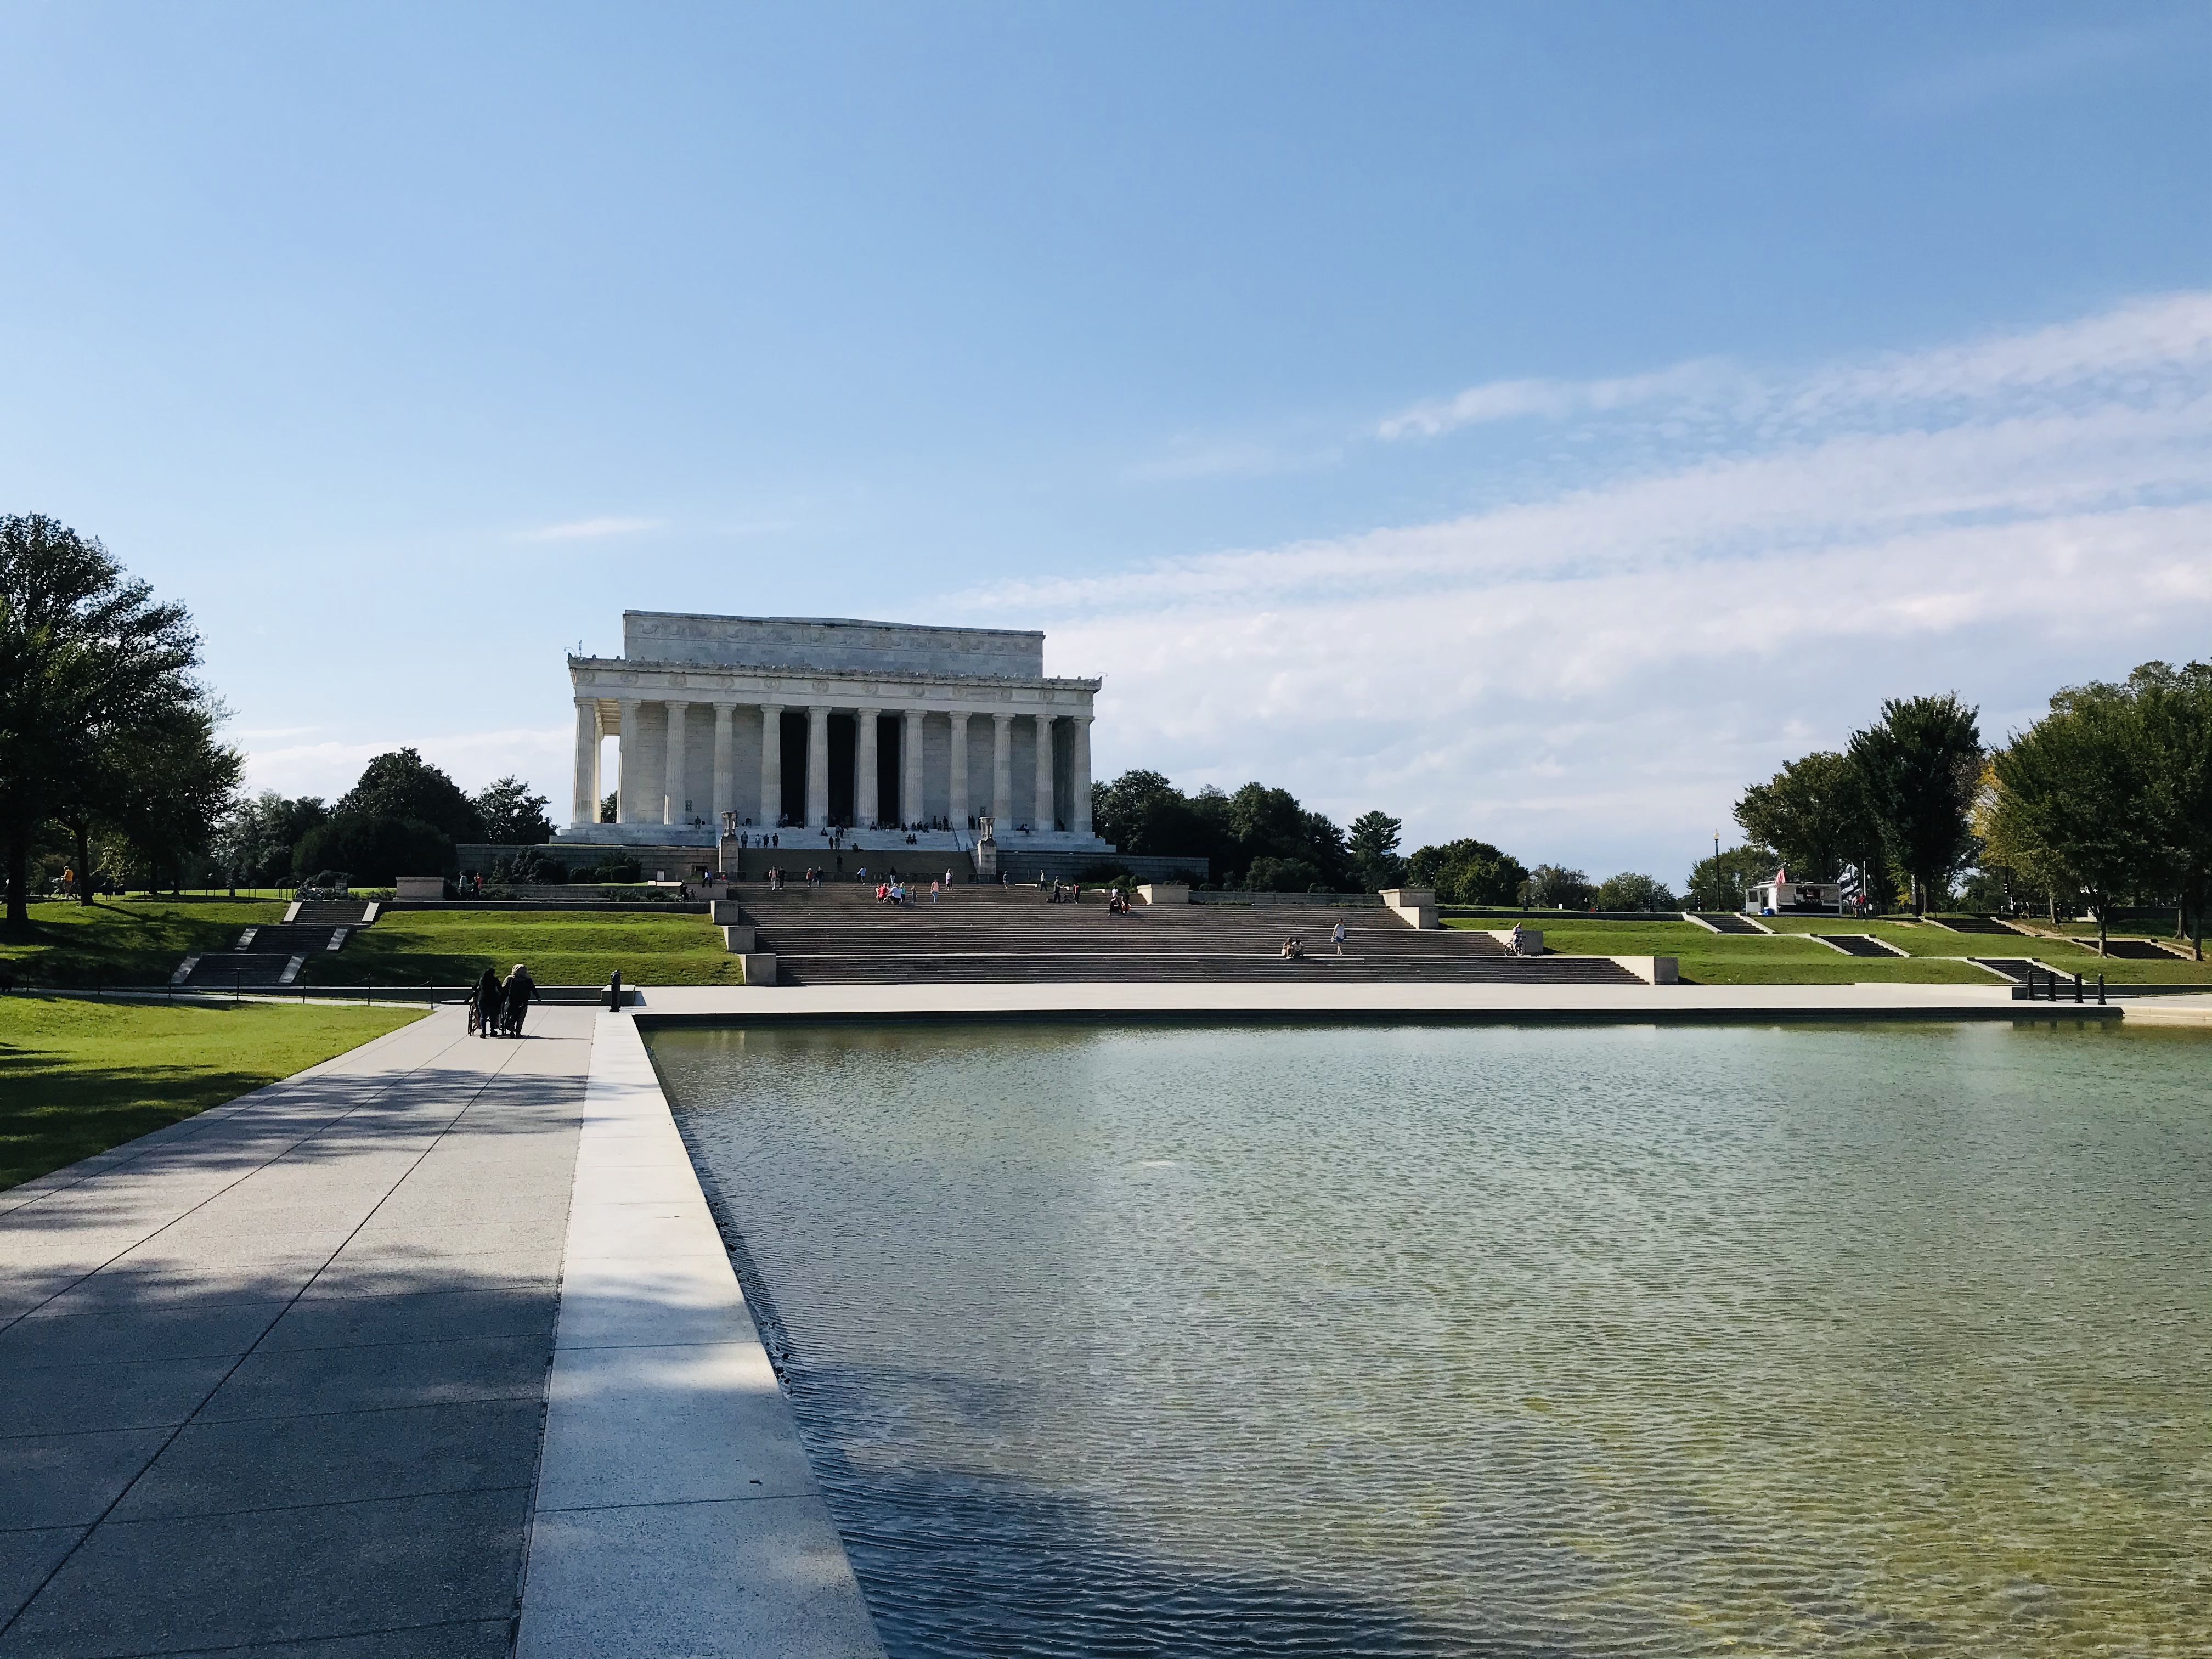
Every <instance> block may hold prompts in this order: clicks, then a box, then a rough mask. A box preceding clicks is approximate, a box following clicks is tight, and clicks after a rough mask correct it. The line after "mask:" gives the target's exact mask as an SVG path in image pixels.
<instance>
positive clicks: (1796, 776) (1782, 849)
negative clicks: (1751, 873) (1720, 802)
mask: <svg viewBox="0 0 2212 1659" xmlns="http://www.w3.org/2000/svg"><path fill="white" fill-rule="evenodd" d="M1735 821H1736V823H1739V824H1741V826H1742V827H1743V832H1744V834H1745V835H1747V836H1749V837H1750V838H1751V839H1752V840H1753V841H1754V842H1758V843H1759V844H1760V845H1762V846H1765V847H1771V848H1774V849H1775V851H1776V852H1777V853H1778V854H1780V855H1781V860H1780V861H1781V862H1782V863H1784V864H1786V865H1787V866H1790V870H1791V872H1793V873H1794V874H1796V875H1797V876H1798V877H1800V878H1802V879H1804V880H1807V881H1831V880H1833V879H1834V878H1836V877H1837V876H1838V875H1840V874H1841V873H1842V872H1843V870H1844V866H1847V865H1864V864H1865V863H1867V862H1868V854H1869V851H1871V850H1873V849H1875V848H1877V847H1878V846H1879V844H1880V842H1881V827H1880V826H1879V825H1878V824H1876V823H1875V821H1874V818H1873V817H1872V815H1871V814H1870V813H1869V811H1867V801H1866V791H1865V790H1864V789H1863V787H1861V785H1860V782H1859V776H1858V773H1857V770H1856V769H1854V768H1853V766H1852V765H1851V763H1850V758H1849V757H1847V756H1844V755H1838V754H1833V753H1829V752H1825V751H1824V752H1820V753H1815V754H1811V755H1808V756H1806V757H1804V758H1803V759H1802V760H1795V761H1791V762H1790V763H1789V764H1788V765H1786V766H1784V768H1783V769H1781V770H1780V771H1779V772H1777V773H1776V774H1775V775H1774V776H1773V778H1772V779H1771V780H1770V781H1767V782H1765V783H1755V784H1753V785H1752V786H1751V787H1750V788H1748V789H1747V790H1745V791H1744V792H1743V799H1741V800H1740V801H1738V802H1737V803H1736V804H1735Z"/></svg>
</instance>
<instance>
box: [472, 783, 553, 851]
mask: <svg viewBox="0 0 2212 1659" xmlns="http://www.w3.org/2000/svg"><path fill="white" fill-rule="evenodd" d="M550 804H551V803H550V801H549V800H548V799H547V798H546V797H545V796H544V795H533V794H532V793H530V786H529V785H528V784H526V783H525V782H524V781H522V780H521V779H520V778H517V777H504V778H501V779H499V780H497V781H495V782H493V783H491V784H489V785H488V786H486V787H485V788H484V790H483V793H481V794H479V795H477V797H476V802H475V805H476V809H477V817H480V818H482V819H483V826H484V839H485V840H486V841H489V842H494V843H496V844H499V845H503V846H518V845H521V844H525V843H528V844H532V845H535V844H536V843H538V842H547V841H550V840H552V839H553V821H552V820H551V819H550V818H549V817H546V816H545V809H546V807H547V806H548V805H550Z"/></svg>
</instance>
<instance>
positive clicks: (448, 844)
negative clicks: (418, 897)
mask: <svg viewBox="0 0 2212 1659" xmlns="http://www.w3.org/2000/svg"><path fill="white" fill-rule="evenodd" d="M454 867H455V865H454V859H453V840H452V838H451V837H450V836H447V834H446V832H445V831H444V830H442V829H439V828H438V827H437V825H435V824H433V823H424V822H422V819H420V818H396V817H391V816H389V815H388V814H384V813H376V812H337V813H333V814H332V815H331V819H330V821H329V822H328V823H321V824H318V825H317V826H316V827H315V828H313V829H310V830H309V831H307V834H306V835H304V836H301V838H300V844H299V846H298V847H296V848H294V849H293V852H292V868H293V871H294V872H295V874H296V875H297V877H298V878H299V879H300V880H301V881H303V882H304V881H309V880H312V879H313V878H314V877H316V876H318V875H319V874H321V873H322V872H324V871H326V870H336V871H342V872H344V874H345V875H346V877H347V878H348V879H349V880H351V881H356V882H359V883H362V884H363V885H369V884H374V885H378V886H382V885H386V884H389V883H391V882H392V881H393V880H395V879H396V878H398V877H400V876H440V875H450V874H452V873H453V870H454Z"/></svg>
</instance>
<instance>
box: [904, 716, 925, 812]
mask: <svg viewBox="0 0 2212 1659" xmlns="http://www.w3.org/2000/svg"><path fill="white" fill-rule="evenodd" d="M899 778H900V786H899V822H900V823H921V709H919V708H909V709H908V710H907V711H906V726H905V728H904V729H903V730H902V731H901V732H900V733H899Z"/></svg>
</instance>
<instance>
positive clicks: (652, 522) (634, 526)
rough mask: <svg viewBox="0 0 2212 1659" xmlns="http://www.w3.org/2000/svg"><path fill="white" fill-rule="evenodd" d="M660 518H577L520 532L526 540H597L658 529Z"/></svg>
mask: <svg viewBox="0 0 2212 1659" xmlns="http://www.w3.org/2000/svg"><path fill="white" fill-rule="evenodd" d="M664 523H665V520H660V519H578V520H575V521H574V523H572V524H549V525H543V526H539V527H538V529H535V530H526V531H523V532H521V538H522V539H523V540H524V541H526V542H584V541H597V540H599V538H602V537H606V536H636V535H641V534H643V533H644V532H647V531H648V530H658V529H659V528H660V527H661V526H662V525H663V524H664Z"/></svg>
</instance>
